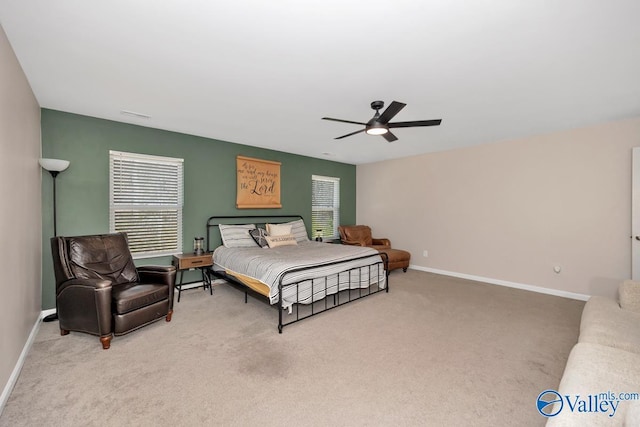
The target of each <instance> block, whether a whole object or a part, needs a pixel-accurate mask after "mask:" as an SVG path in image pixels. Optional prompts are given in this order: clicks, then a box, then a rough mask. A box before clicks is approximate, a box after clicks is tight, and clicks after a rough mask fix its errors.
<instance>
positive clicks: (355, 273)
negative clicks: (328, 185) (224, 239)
mask: <svg viewBox="0 0 640 427" xmlns="http://www.w3.org/2000/svg"><path fill="white" fill-rule="evenodd" d="M367 255H369V257H367V258H364V259H354V258H360V257H363V256H367ZM213 261H214V269H216V270H223V271H226V272H227V273H229V274H231V275H233V273H234V272H236V273H240V274H243V275H246V276H249V277H251V278H254V279H257V280H259V281H260V282H262V283H264V284H265V285H267V286H268V287H269V300H270V302H271V304H276V303H277V302H278V298H279V292H278V283H279V282H280V278H281V277H282V276H283V275H285V273H287V272H289V273H288V274H286V275H285V276H284V280H283V285H290V286H283V292H282V294H283V295H282V306H283V307H285V308H286V307H290V306H291V305H292V304H296V303H302V304H309V303H311V302H314V301H318V300H320V299H322V298H324V297H325V296H327V295H331V294H334V293H336V292H338V290H340V291H342V290H345V289H357V288H367V287H369V286H371V285H374V284H377V285H378V287H379V288H380V289H383V288H384V287H385V286H386V275H385V273H384V265H383V264H382V259H381V257H380V255H378V251H376V250H375V249H371V248H366V247H361V246H347V245H336V244H328V243H320V242H314V241H307V242H302V243H299V244H298V245H293V246H279V247H275V248H265V249H263V248H260V247H258V246H256V247H255V248H227V247H224V246H220V247H218V248H217V249H216V250H215V251H214V252H213ZM334 262H340V263H339V264H331V265H328V264H330V263H334ZM376 263H380V264H376ZM366 266H370V267H366ZM300 267H309V268H305V269H304V270H302V271H295V272H291V271H292V270H297V269H298V268H300ZM357 267H365V268H359V269H356V270H352V271H351V272H349V271H348V270H350V269H353V268H357ZM338 273H339V274H338ZM296 283H297V284H298V285H297V286H296V285H295V284H296ZM291 284H293V285H291Z"/></svg>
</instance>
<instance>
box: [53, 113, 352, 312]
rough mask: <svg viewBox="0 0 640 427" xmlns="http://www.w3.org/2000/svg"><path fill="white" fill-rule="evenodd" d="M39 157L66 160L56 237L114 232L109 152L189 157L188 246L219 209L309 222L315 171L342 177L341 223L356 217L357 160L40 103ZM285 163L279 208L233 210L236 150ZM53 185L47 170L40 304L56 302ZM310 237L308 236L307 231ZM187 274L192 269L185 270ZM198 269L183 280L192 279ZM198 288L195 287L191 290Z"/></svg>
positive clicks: (222, 212)
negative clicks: (271, 147) (128, 121)
mask: <svg viewBox="0 0 640 427" xmlns="http://www.w3.org/2000/svg"><path fill="white" fill-rule="evenodd" d="M41 120H42V157H45V158H57V159H64V160H69V161H70V162H71V164H70V166H69V168H68V169H67V170H66V171H64V172H61V173H60V174H59V175H58V177H57V178H56V193H57V228H58V230H57V231H58V235H61V236H78V235H85V234H98V233H108V232H109V150H117V151H127V152H132V153H141V154H151V155H157V156H168V157H179V158H182V159H184V209H183V246H184V247H183V250H184V251H185V252H187V251H190V250H192V249H193V238H194V237H197V236H204V235H205V231H206V228H205V225H206V222H207V218H209V217H210V216H214V215H242V214H244V215H269V214H271V215H285V214H287V215H288V214H300V215H302V216H303V218H304V220H305V223H306V224H307V228H308V230H307V231H309V229H310V226H311V176H312V175H325V176H333V177H339V178H340V223H341V224H354V223H355V219H356V167H355V165H350V164H345V163H338V162H332V161H328V160H322V159H315V158H312V157H305V156H299V155H295V154H290V153H284V152H280V151H274V150H267V149H262V148H257V147H250V146H247V145H241V144H235V143H230V142H224V141H218V140H215V139H208V138H202V137H198V136H193V135H186V134H181V133H176V132H169V131H163V130H158V129H152V128H147V127H143V126H136V125H130V124H125V123H119V122H113V121H109V120H103V119H96V118H93V117H87V116H80V115H76V114H70V113H64V112H61V111H55V110H48V109H42V119H41ZM238 155H242V156H248V157H255V158H259V159H264V160H274V161H278V162H282V165H281V169H280V173H281V176H282V178H281V182H280V185H281V202H282V206H283V207H282V208H281V209H236V207H235V202H236V169H235V167H236V156H238ZM51 236H53V184H52V179H51V175H49V174H48V173H45V172H43V174H42V245H43V251H42V253H43V255H42V308H43V309H49V308H54V307H55V279H54V274H53V264H52V259H51V246H50V238H51ZM310 236H311V234H310ZM170 263H171V257H162V258H151V259H142V260H136V264H138V265H142V264H170ZM188 273H190V274H188ZM197 277H198V275H197V274H195V272H187V273H185V276H184V280H185V281H187V280H194V279H196V278H197ZM193 292H196V291H193Z"/></svg>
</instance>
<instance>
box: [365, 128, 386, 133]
mask: <svg viewBox="0 0 640 427" xmlns="http://www.w3.org/2000/svg"><path fill="white" fill-rule="evenodd" d="M366 132H367V134H368V135H384V134H385V133H387V132H389V129H387V128H383V127H377V128H369V129H367V130H366Z"/></svg>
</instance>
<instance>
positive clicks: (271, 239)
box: [266, 234, 298, 248]
mask: <svg viewBox="0 0 640 427" xmlns="http://www.w3.org/2000/svg"><path fill="white" fill-rule="evenodd" d="M266 239H267V243H269V247H270V248H277V247H278V246H289V245H297V244H298V242H296V238H295V237H293V234H286V235H284V236H267V237H266Z"/></svg>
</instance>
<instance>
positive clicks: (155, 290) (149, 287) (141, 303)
mask: <svg viewBox="0 0 640 427" xmlns="http://www.w3.org/2000/svg"><path fill="white" fill-rule="evenodd" d="M111 297H112V299H113V303H114V307H115V311H116V313H118V314H125V313H129V312H130V311H133V310H137V309H139V308H142V307H146V306H148V305H151V304H154V303H156V302H158V301H162V300H164V299H168V298H169V287H168V286H166V285H154V284H142V283H126V284H123V285H117V286H114V287H113V290H112V291H111Z"/></svg>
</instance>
